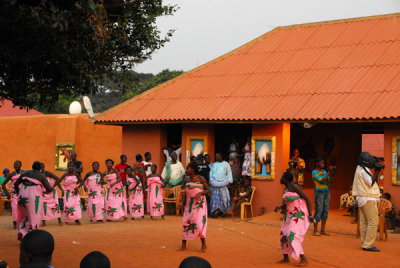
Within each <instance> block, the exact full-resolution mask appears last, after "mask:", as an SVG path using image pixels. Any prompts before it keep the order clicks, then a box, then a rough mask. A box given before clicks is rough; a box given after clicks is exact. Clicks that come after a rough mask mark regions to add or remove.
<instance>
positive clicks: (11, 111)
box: [0, 100, 42, 116]
mask: <svg viewBox="0 0 400 268" xmlns="http://www.w3.org/2000/svg"><path fill="white" fill-rule="evenodd" d="M0 106H1V107H0V116H29V115H41V114H42V113H41V112H39V111H36V110H35V109H30V110H28V111H27V110H26V109H21V108H20V107H19V106H15V107H14V106H13V103H12V102H11V101H9V100H2V101H0Z"/></svg>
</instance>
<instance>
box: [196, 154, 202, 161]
mask: <svg viewBox="0 0 400 268" xmlns="http://www.w3.org/2000/svg"><path fill="white" fill-rule="evenodd" d="M196 159H197V160H200V161H202V160H204V155H202V154H198V155H197V157H196Z"/></svg>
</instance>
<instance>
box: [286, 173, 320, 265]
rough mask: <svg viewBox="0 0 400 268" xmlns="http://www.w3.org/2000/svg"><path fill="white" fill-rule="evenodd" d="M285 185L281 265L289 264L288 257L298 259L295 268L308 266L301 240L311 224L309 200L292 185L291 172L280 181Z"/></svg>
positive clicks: (295, 185)
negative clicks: (298, 261) (296, 267)
mask: <svg viewBox="0 0 400 268" xmlns="http://www.w3.org/2000/svg"><path fill="white" fill-rule="evenodd" d="M280 182H281V184H283V185H285V193H284V194H283V202H284V206H283V207H285V212H286V213H285V216H284V219H283V224H282V228H281V234H280V236H281V251H282V254H283V260H281V261H280V262H281V263H288V262H289V255H290V256H291V257H292V258H294V259H296V260H297V259H299V257H300V259H301V260H300V263H298V264H297V266H306V265H307V264H308V262H307V259H306V256H305V255H304V251H303V240H304V236H305V235H306V233H307V230H308V227H309V226H310V222H313V221H314V219H313V217H312V212H311V200H310V198H309V197H308V196H307V195H306V194H305V193H304V191H303V190H302V189H301V187H300V186H299V185H297V184H294V183H295V182H294V176H293V174H292V173H291V172H285V173H284V174H283V175H282V178H281V180H280Z"/></svg>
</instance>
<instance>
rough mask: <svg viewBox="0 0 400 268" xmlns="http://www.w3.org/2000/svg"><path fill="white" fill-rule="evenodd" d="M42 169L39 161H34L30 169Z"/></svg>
mask: <svg viewBox="0 0 400 268" xmlns="http://www.w3.org/2000/svg"><path fill="white" fill-rule="evenodd" d="M41 168H42V166H41V163H40V162H39V161H35V162H33V164H32V169H33V170H40V169H41Z"/></svg>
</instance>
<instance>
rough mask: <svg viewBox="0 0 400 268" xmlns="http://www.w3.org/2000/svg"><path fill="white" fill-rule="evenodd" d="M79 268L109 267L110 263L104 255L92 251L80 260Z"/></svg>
mask: <svg viewBox="0 0 400 268" xmlns="http://www.w3.org/2000/svg"><path fill="white" fill-rule="evenodd" d="M79 267H80V268H110V267H111V263H110V260H109V259H108V258H107V256H106V255H104V254H103V253H101V252H100V251H92V252H90V253H89V254H87V255H86V256H85V257H84V258H83V259H82V261H81V264H80V266H79Z"/></svg>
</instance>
